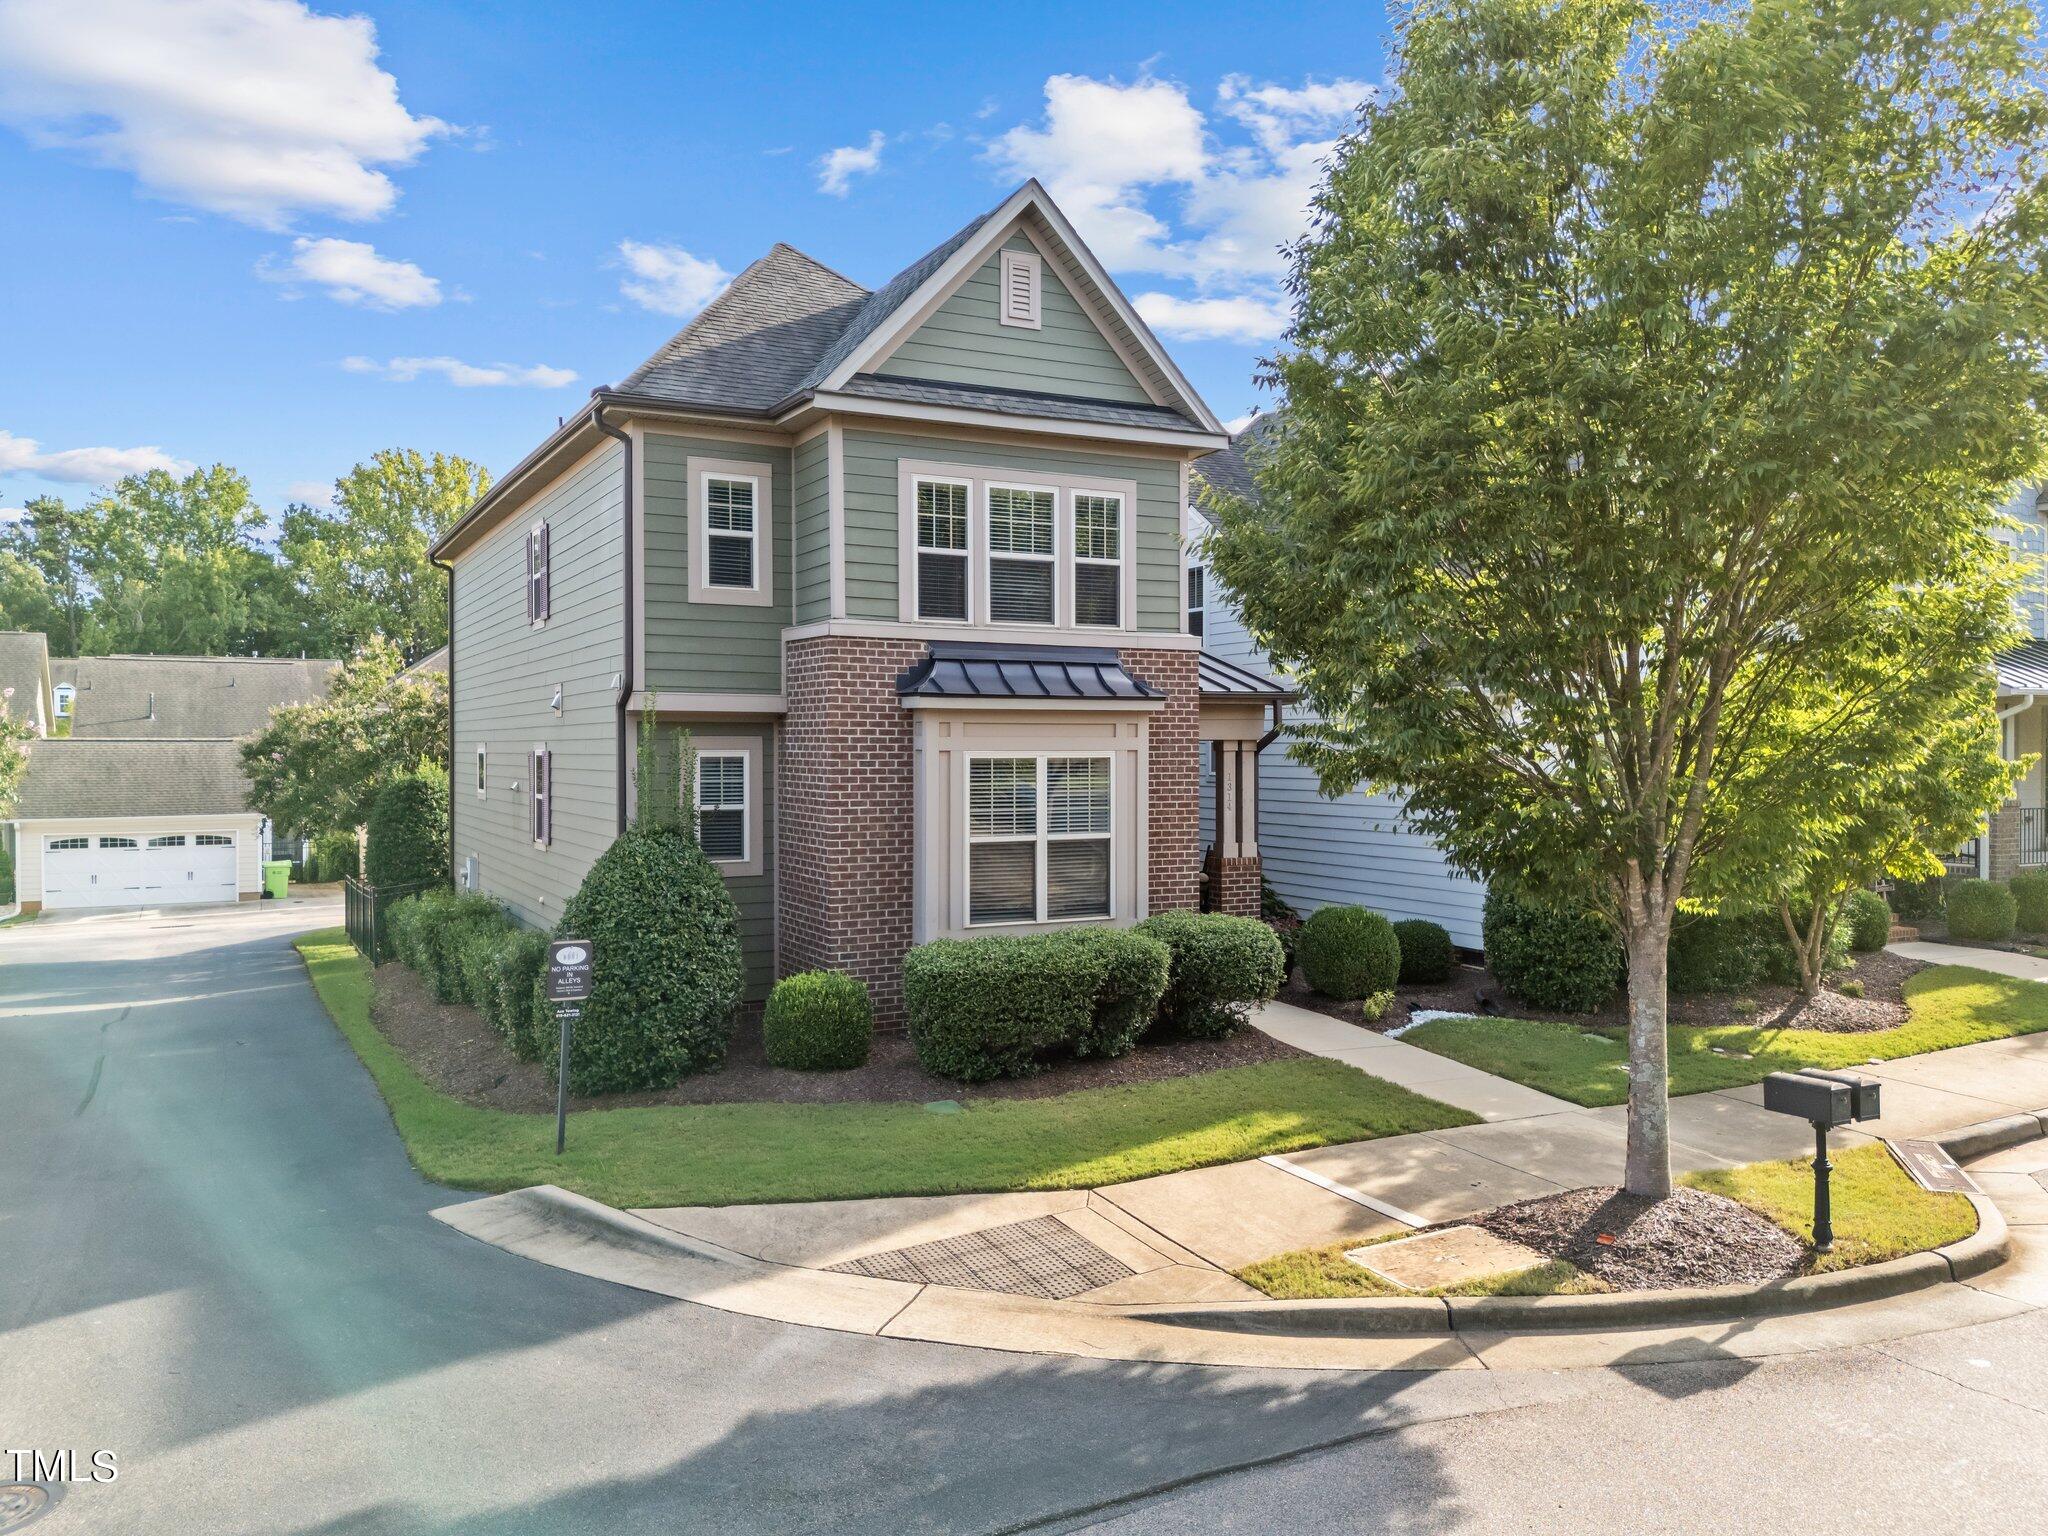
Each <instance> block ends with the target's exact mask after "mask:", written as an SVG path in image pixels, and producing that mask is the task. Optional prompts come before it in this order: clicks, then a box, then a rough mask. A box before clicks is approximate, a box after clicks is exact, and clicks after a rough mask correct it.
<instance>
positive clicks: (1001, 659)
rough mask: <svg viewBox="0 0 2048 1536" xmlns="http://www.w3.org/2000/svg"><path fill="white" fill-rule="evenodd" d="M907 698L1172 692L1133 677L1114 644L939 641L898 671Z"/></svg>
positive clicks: (1111, 699)
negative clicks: (924, 653)
mask: <svg viewBox="0 0 2048 1536" xmlns="http://www.w3.org/2000/svg"><path fill="white" fill-rule="evenodd" d="M896 692H897V694H898V695H900V696H901V697H902V698H904V699H905V700H912V699H952V700H956V701H960V702H974V701H977V700H978V701H983V702H986V701H991V700H1009V699H1018V700H1039V699H1042V700H1044V701H1046V702H1047V703H1050V704H1077V703H1080V704H1089V703H1111V704H1129V705H1132V706H1144V705H1152V704H1161V703H1164V702H1165V700H1166V695H1165V694H1163V693H1161V692H1160V691H1159V690H1158V689H1157V688H1154V687H1153V686H1152V685H1151V684H1150V683H1147V682H1144V681H1142V680H1141V679H1139V678H1135V677H1133V676H1131V674H1130V673H1128V672H1126V671H1125V670H1124V664H1123V662H1122V661H1120V660H1119V659H1118V657H1117V653H1116V652H1115V651H1113V650H1110V649H1108V648H1106V647H1105V648H1100V649H1098V648H1095V647H1092V646H1072V645H1035V646H1034V645H1001V644H990V643H986V642H968V641H959V642H935V643H934V644H933V646H932V648H931V654H930V655H929V656H927V657H926V658H925V659H924V660H923V661H920V662H919V663H917V665H916V666H914V667H910V668H908V669H907V670H905V671H904V672H902V673H900V674H898V676H897V678H896Z"/></svg>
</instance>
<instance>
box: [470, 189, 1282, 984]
mask: <svg viewBox="0 0 2048 1536" xmlns="http://www.w3.org/2000/svg"><path fill="white" fill-rule="evenodd" d="M1225 442H1226V437H1225V434H1224V431H1223V429H1222V427H1221V426H1220V425H1219V424H1218V422H1217V420H1216V418H1215V416H1214V414H1213V413H1212V412H1211V411H1210V409H1209V407H1208V406H1207V405H1205V404H1204V403H1203V402H1202V400H1201V399H1200V398H1199V397H1198V396H1197V395H1196V393H1195V391H1194V390H1193V388H1191V387H1190V385H1189V384H1188V381H1187V380H1186V378H1185V377H1184V376H1183V375H1182V374H1181V372H1180V370H1179V369H1178V368H1177V367H1176V366H1175V365H1174V362H1173V360H1172V359H1171V358H1170V357H1169V356H1167V354H1166V352H1165V350H1164V348H1162V347H1161V346H1160V344H1159V342H1158V341H1157V339H1156V338H1155V337H1154V336H1153V335H1152V334H1151V332H1150V331H1149V330H1148V329H1147V328H1146V326H1145V324H1144V322H1143V321H1142V320H1140V319H1139V317H1138V315H1137V313H1136V312H1135V311H1134V310H1133V309H1132V307H1131V305H1130V303H1129V302H1128V301H1127V300H1126V299H1125V297H1124V296H1123V294H1122V293H1120V292H1119V291H1118V290H1117V287H1116V285H1115V284H1114V283H1113V282H1111V281H1110V279H1109V277H1108V275H1107V274H1106V273H1105V272H1104V271H1103V270H1102V268H1101V266H1100V265H1099V264H1098V263H1097V262H1096V260H1095V258H1094V257H1093V256H1092V255H1090V254H1089V252H1088V249H1087V247H1086V246H1085V245H1084V244H1083V243H1082V242H1081V240H1080V238H1079V237H1078V236H1077V235H1076V234H1075V232H1074V230H1073V227H1072V226H1071V225H1070V224H1069V223H1068V222H1067V220H1066V218H1065V217H1064V216H1063V215H1062V214H1061V213H1060V211H1059V209H1058V208H1056V207H1055V206H1054V205H1053V203H1052V200H1051V199H1050V198H1049V197H1047V195H1046V194H1045V192H1044V190H1043V189H1042V188H1041V187H1039V186H1038V184H1037V183H1036V182H1031V183H1027V184H1026V185H1025V186H1023V187H1021V188H1020V189H1019V190H1018V191H1017V192H1016V193H1015V194H1014V195H1013V196H1011V197H1009V198H1007V199H1005V200H1004V202H1003V203H1002V204H1001V205H1000V206H999V207H997V208H995V209H994V210H993V211H991V212H989V213H987V214H985V215H983V216H982V217H980V218H977V219H975V220H974V221H973V222H971V223H970V224H968V225H967V227H966V228H964V229H962V230H960V231H959V232H958V233H957V234H955V235H953V236H952V238H950V239H948V240H946V241H945V242H944V243H943V244H941V245H939V246H937V247H936V248H935V249H933V250H931V251H929V252H927V253H926V254H925V255H924V256H922V257H920V258H919V259H918V260H917V261H915V262H913V263H912V264H911V265H910V266H909V267H908V268H906V269H905V270H904V271H903V272H901V273H899V274H898V275H897V276H896V277H895V278H893V279H892V280H890V281H889V282H888V283H886V284H885V285H883V286H882V287H881V288H879V289H877V290H875V291H873V292H870V291H869V290H867V289H865V288H862V287H861V286H859V285H858V284H856V283H853V282H851V281H849V280H848V279H846V278H844V277H842V276H840V275H839V274H838V273H837V272H834V271H832V270H831V269H830V268H828V267H825V266H822V265H820V264H819V263H818V262H816V261H814V260H812V259H811V258H810V257H808V256H806V255H804V254H803V253H802V252H800V251H797V250H794V249H792V248H791V247H789V246H787V245H777V246H776V247H775V248H774V249H772V250H771V251H769V252H768V253H767V254H766V255H765V256H763V257H761V258H760V259H759V260H758V261H756V262H755V263H754V264H753V265H752V266H750V267H748V268H747V269H746V270H745V271H744V272H742V273H741V274H740V276H739V277H738V278H736V279H735V280H734V281H733V283H732V285H731V286H730V287H729V288H727V289H726V291H725V292H724V293H723V294H721V295H720V296H719V297H718V298H717V299H716V300H715V301H713V303H712V304H711V305H710V306H709V307H708V308H706V309H705V310H704V311H703V313H702V314H700V315H699V316H698V317H697V318H696V319H695V320H693V321H692V322H691V323H690V324H689V325H688V326H686V327H685V328H684V329H683V330H682V331H681V332H680V333H679V334H678V335H676V336H675V337H673V338H672V339H671V340H670V341H669V342H668V343H667V344H666V345H664V346H663V347H662V348H661V349H660V350H659V351H658V352H656V353H655V355H654V356H653V357H651V358H649V359H648V361H647V362H646V363H645V364H643V365H642V366H641V367H640V368H638V369H636V370H635V371H634V372H633V373H632V374H631V375H630V376H629V377H627V378H626V379H625V380H624V381H623V382H622V383H620V384H619V385H617V386H616V387H614V388H607V389H600V390H597V391H595V392H594V393H593V394H592V396H591V399H590V403H589V405H588V406H587V407H586V408H585V409H584V410H583V411H581V412H580V413H579V414H578V415H577V416H575V417H574V418H573V419H572V420H570V421H567V422H566V423H564V424H563V425H562V427H561V428H560V429H559V430H557V431H556V432H555V433H554V434H553V435H552V436H551V437H550V438H549V439H548V440H547V441H546V442H544V443H542V444H541V445H540V447H539V448H537V449H536V450H534V452H533V453H532V454H531V455H529V456H528V457H527V458H526V459H525V460H523V461H522V462H521V463H520V464H519V465H518V466H517V467H515V468H514V469H513V470H512V471H511V472H510V473H509V474H507V475H506V476H505V477H504V478H503V479H501V480H500V481H498V482H497V484H496V485H494V486H493V487H492V489H491V491H490V493H489V494H488V495H487V496H485V497H484V498H483V499H482V500H481V501H479V502H478V503H477V505H476V506H475V507H474V508H472V509H471V510H470V511H469V512H468V513H467V514H466V515H465V516H464V517H463V519H462V520H461V521H460V522H459V523H458V524H456V525H455V527H453V528H452V529H451V530H450V531H449V532H448V533H447V535H446V536H445V537H443V538H442V539H441V541H440V542H439V544H438V545H437V546H436V548H435V551H434V554H435V557H436V559H437V560H439V561H440V562H442V563H443V564H445V565H446V566H447V567H448V568H449V571H450V580H451V587H452V590H451V606H452V623H451V633H452V643H451V648H450V654H449V670H450V674H451V690H452V697H453V706H454V721H453V734H454V774H453V778H454V783H453V796H452V799H453V848H452V852H453V857H454V860H455V864H456V874H457V876H458V878H459V879H460V880H462V881H463V882H464V883H465V884H467V885H469V886H470V887H472V888H475V889H480V890H482V891H485V892H487V893H489V894H491V895H492V896H495V897H497V898H498V899H499V900H500V901H502V902H504V903H505V904H506V906H507V907H509V908H510V909H511V910H512V911H513V912H514V913H515V914H517V915H518V916H519V917H520V918H522V919H523V920H525V921H528V922H530V923H534V924H537V925H551V924H553V923H554V922H555V921H556V920H557V919H558V918H559V916H560V913H561V910H562V907H563V904H564V903H565V902H566V900H567V899H568V897H569V896H570V895H571V894H573V893H574V891H575V890H576V888H577V885H578V884H579V882H580V881H581V880H582V878H583V876H584V873H585V872H586V871H587V870H588V869H589V867H590V865H591V863H592V861H593V860H594V859H595V858H596V857H597V855H598V854H599V853H600V852H601V851H602V850H603V849H604V847H605V846H606V844H607V843H608V842H609V841H610V840H611V838H612V837H613V836H615V835H616V834H617V833H618V832H619V831H620V830H621V829H622V828H623V827H624V826H625V825H626V822H627V818H628V817H629V815H630V814H631V811H632V807H631V805H630V800H631V797H632V794H633V785H632V782H631V780H632V775H631V772H630V769H629V759H630V756H631V752H632V735H633V730H634V726H635V723H636V719H637V716H638V714H639V712H640V711H641V710H642V708H643V707H644V706H646V705H648V704H651V705H652V706H653V708H654V710H655V711H656V712H657V714H658V716H659V718H660V719H661V720H662V721H663V722H665V723H670V724H672V725H674V726H676V727H679V728H680V727H687V729H688V730H689V731H690V733H691V737H692V740H693V742H694V745H695V747H696V750H697V754H698V756H697V765H698V766H697V774H698V779H697V786H696V790H697V793H696V801H697V808H698V825H699V835H700V838H701V841H702V843H703V846H704V849H705V851H706V852H707V853H708V854H709V855H710V857H711V858H712V859H713V861H714V862H716V863H717V865H718V866H719V867H720V868H721V870H722V871H723V872H724V874H725V876H726V878H727V880H728V881H729V883H730V885H731V888H732V891H733V894H734V896H735V897H736V898H737V900H738V903H739V906H740V910H741V912H742V914H743V918H744V931H745V937H746V943H747V951H748V965H749V983H750V986H749V991H750V995H751V996H754V997H759V996H761V995H764V994H765V992H766V989H767V987H768V986H769V985H770V984H771V983H772V981H773V980H774V978H775V977H776V976H778V975H785V974H788V973H790V972H793V971H798V970H807V969H813V968H821V967H822V968H830V969H835V970H842V971H847V972H850V973H852V974H854V975H857V976H860V977H862V978H863V979H864V980H866V981H867V982H868V984H869V986H870V987H871V988H872V990H873V992H874V995H875V1001H876V1005H877V1014H878V1017H880V1018H882V1019H884V1020H890V1019H895V1018H900V1016H901V984H900V968H901V962H902V958H903V955H904V952H905V951H906V950H907V949H908V948H909V947H910V946H911V945H912V944H914V943H919V942H922V941H924V940H927V939H931V938H937V937H941V936H949V935H951V936H958V935H970V934H978V933H1017V932H1031V931H1037V930H1043V929H1048V928H1053V927H1057V926H1060V925H1064V924H1070V923H1117V924H1122V923H1130V922H1134V921H1136V920H1138V919H1139V918H1141V917H1143V916H1145V915H1146V914H1147V913H1148V912H1153V911H1158V910H1161V909H1164V908H1170V907H1189V906H1193V905H1195V904H1196V902H1197V899H1198V891H1199V889H1200V883H1201V879H1202V870H1201V865H1202V858H1203V850H1202V849H1201V848H1200V847H1199V846H1198V831H1197V827H1198V816H1197V804H1196V795H1197V792H1198V782H1199V775H1198V769H1199V758H1198V753H1199V752H1200V751H1201V750H1202V748H1201V745H1200V744H1201V743H1202V742H1204V741H1205V740H1206V741H1208V742H1209V743H1210V746H1209V750H1210V751H1211V752H1212V753H1213V754H1214V758H1215V761H1216V763H1217V764H1218V766H1219V770H1220V771H1219V772H1218V773H1217V774H1216V776H1215V777H1216V782H1217V784H1218V786H1219V788H1218V790H1217V793H1218V795H1219V798H1220V797H1222V796H1223V795H1225V794H1226V793H1227V795H1228V797H1229V804H1228V805H1227V806H1219V816H1218V819H1217V820H1216V821H1215V822H1214V823H1213V825H1215V826H1218V827H1222V828H1224V829H1226V835H1225V836H1224V837H1223V838H1222V839H1220V841H1219V844H1218V845H1217V846H1215V847H1214V848H1213V849H1212V858H1213V859H1214V863H1213V864H1212V866H1211V870H1210V876H1211V883H1212V885H1213V888H1214V890H1215V892H1216V900H1217V903H1218V904H1225V905H1232V906H1242V905H1244V904H1245V903H1246V901H1248V900H1250V901H1255V900H1256V891H1257V879H1256V851H1257V850H1256V841H1255V838H1254V835H1253V832H1252V829H1253V828H1255V826H1256V807H1255V804H1254V798H1253V797H1254V782H1255V777H1256V775H1255V773H1254V772H1253V771H1252V767H1251V765H1252V763H1253V762H1254V761H1255V757H1254V755H1253V749H1252V748H1251V747H1250V744H1251V743H1252V742H1254V741H1256V740H1257V739H1258V738H1259V737H1261V736H1262V735H1263V734H1264V732H1265V730H1266V724H1267V714H1266V710H1267V707H1268V705H1269V703H1270V702H1271V700H1272V698H1273V696H1274V695H1275V693H1276V690H1274V689H1273V688H1272V685H1271V684H1268V683H1264V682H1263V680H1261V679H1258V678H1255V677H1251V676H1250V675H1248V674H1243V673H1241V672H1237V671H1236V670H1235V669H1230V668H1227V667H1225V666H1216V667H1213V668H1212V667H1207V666H1205V665H1204V664H1203V663H1202V662H1201V652H1200V642H1199V639H1198V638H1197V637H1193V636H1190V635H1189V634H1188V633H1187V629H1188V625H1187V619H1186V611H1185V601H1184V593H1185V590H1186V564H1185V553H1184V548H1183V541H1182V532H1181V529H1182V509H1183V508H1184V507H1185V506H1186V505H1187V501H1188V466H1189V464H1190V462H1191V461H1193V460H1195V459H1197V458H1199V457H1201V456H1202V455H1205V454H1208V453H1211V452H1213V451H1215V450H1217V449H1219V448H1221V447H1223V446H1224V444H1225ZM1226 784H1227V789H1226V787H1225V786H1226ZM1247 892H1249V893H1250V894H1249V896H1248V895H1247V894H1246V893H1247Z"/></svg>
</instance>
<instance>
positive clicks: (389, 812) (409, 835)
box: [363, 768, 448, 886]
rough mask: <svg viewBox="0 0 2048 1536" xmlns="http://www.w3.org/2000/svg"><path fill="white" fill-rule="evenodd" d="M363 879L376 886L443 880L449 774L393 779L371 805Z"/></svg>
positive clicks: (422, 772) (425, 771)
mask: <svg viewBox="0 0 2048 1536" xmlns="http://www.w3.org/2000/svg"><path fill="white" fill-rule="evenodd" d="M369 830H370V836H369V847H368V848H367V849H365V850H364V853H363V876H364V878H365V879H367V880H368V881H369V882H370V884H372V885H375V886H400V885H424V884H427V883H429V882H433V881H439V880H445V879H447V878H448V775H447V774H445V773H442V772H441V771H440V770H439V769H437V768H421V769H419V770H418V771H416V772H413V773H408V774H405V775H403V776H401V777H399V778H396V779H393V780H392V781H391V782H390V783H389V784H386V785H385V786H384V787H383V788H382V789H380V790H379V791H377V798H376V799H375V800H373V801H371V802H370V822H369Z"/></svg>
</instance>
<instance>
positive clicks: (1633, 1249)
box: [1460, 1184, 1806, 1291]
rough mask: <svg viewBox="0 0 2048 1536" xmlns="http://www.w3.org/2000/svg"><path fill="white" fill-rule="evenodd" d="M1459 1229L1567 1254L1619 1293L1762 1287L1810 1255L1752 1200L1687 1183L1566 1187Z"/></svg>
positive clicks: (1488, 1214) (1473, 1219) (1792, 1271)
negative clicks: (1637, 1190)
mask: <svg viewBox="0 0 2048 1536" xmlns="http://www.w3.org/2000/svg"><path fill="white" fill-rule="evenodd" d="M1460 1225H1465V1226H1474V1227H1482V1228H1484V1229H1485V1230H1486V1231H1488V1232H1491V1233H1492V1234H1493V1235H1494V1236H1495V1237H1499V1238H1505V1239H1507V1240H1508V1241H1509V1242H1515V1243H1521V1244H1522V1245H1523V1246H1525V1247H1528V1248H1533V1249H1535V1250H1536V1251H1537V1252H1538V1253H1542V1254H1547V1255H1549V1256H1550V1257H1551V1258H1554V1259H1564V1260H1567V1261H1568V1262H1570V1263H1572V1264H1575V1265H1577V1266H1578V1267H1579V1268H1580V1269H1582V1270H1584V1271H1585V1272H1586V1273H1587V1274H1589V1275H1591V1276H1593V1277H1594V1278H1595V1279H1597V1280H1602V1281H1604V1282H1606V1283H1607V1284H1608V1285H1610V1286H1612V1287H1614V1289H1616V1290H1618V1291H1657V1290H1669V1289H1671V1288H1672V1287H1675V1286H1689V1285H1762V1284H1766V1283H1768V1282H1770V1281H1772V1280H1782V1279H1784V1278H1786V1277H1787V1276H1789V1275H1794V1274H1797V1273H1798V1272H1799V1270H1800V1268H1801V1267H1802V1266H1803V1265H1804V1263H1805V1261H1806V1249H1805V1248H1804V1247H1803V1246H1802V1245H1801V1244H1800V1242H1799V1240H1798V1239H1797V1238H1796V1237H1794V1236H1792V1234H1791V1233H1789V1232H1787V1231H1785V1230H1784V1228H1782V1227H1779V1226H1777V1225H1775V1224H1774V1223H1772V1222H1770V1221H1767V1220H1765V1219H1764V1218H1763V1217H1762V1216H1759V1215H1758V1214H1757V1213H1756V1212H1755V1211H1752V1210H1751V1209H1750V1208H1749V1207H1748V1206H1746V1205H1742V1204H1740V1203H1738V1202H1736V1201H1734V1200H1730V1199H1728V1198H1727V1197H1726V1196H1725V1195H1710V1194H1708V1193H1707V1192H1706V1191H1705V1190H1700V1189H1686V1188H1683V1187H1681V1188H1678V1189H1674V1190H1673V1191H1672V1192H1671V1193H1670V1195H1668V1196H1667V1197H1666V1198H1664V1199H1662V1200H1648V1199H1645V1198H1643V1197H1642V1196H1639V1195H1629V1194H1624V1193H1622V1191H1621V1190H1620V1189H1618V1188H1616V1187H1615V1186H1613V1185H1611V1184H1610V1185H1599V1186H1594V1187H1592V1188H1587V1189H1568V1190H1565V1191H1564V1192H1563V1193H1562V1194H1556V1195H1544V1196H1542V1197H1540V1198H1538V1199H1535V1200H1522V1201H1518V1202H1517V1203H1515V1204H1514V1205H1503V1206H1501V1207H1500V1208H1499V1209H1497V1210H1492V1211H1488V1212H1486V1213H1485V1214H1484V1215H1482V1216H1473V1217H1470V1218H1468V1219H1467V1220H1466V1221H1465V1222H1463V1223H1460ZM1603 1234H1604V1235H1605V1236H1606V1237H1608V1238H1610V1239H1612V1241H1610V1242H1602V1241H1601V1237H1602V1235H1603Z"/></svg>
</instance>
